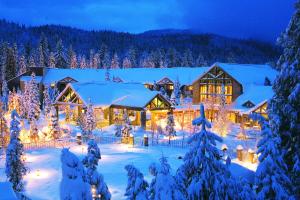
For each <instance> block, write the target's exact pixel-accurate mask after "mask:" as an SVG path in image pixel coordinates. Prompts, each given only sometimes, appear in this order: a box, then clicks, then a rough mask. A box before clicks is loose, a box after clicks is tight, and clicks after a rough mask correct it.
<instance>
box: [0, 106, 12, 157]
mask: <svg viewBox="0 0 300 200" xmlns="http://www.w3.org/2000/svg"><path fill="white" fill-rule="evenodd" d="M4 115H5V112H4V110H3V104H2V102H1V101H0V133H1V135H0V145H1V146H2V147H4V146H6V144H8V142H9V135H10V134H9V129H8V126H7V121H6V119H5V117H4ZM2 149H3V148H2ZM0 153H1V152H0Z"/></svg>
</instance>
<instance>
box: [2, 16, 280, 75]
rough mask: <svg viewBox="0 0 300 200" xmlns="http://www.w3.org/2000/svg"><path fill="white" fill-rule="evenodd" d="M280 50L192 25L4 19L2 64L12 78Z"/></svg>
mask: <svg viewBox="0 0 300 200" xmlns="http://www.w3.org/2000/svg"><path fill="white" fill-rule="evenodd" d="M280 52H281V50H280V49H279V48H278V47H276V46H274V45H272V44H269V43H265V42H261V41H256V40H250V39H249V40H241V39H232V38H226V37H223V36H218V35H213V34H199V33H196V32H192V31H188V30H154V31H147V32H145V33H141V34H130V33H121V32H114V31H86V30H80V29H76V28H71V27H66V26H59V25H44V26H36V27H26V26H24V25H19V24H16V23H12V22H7V21H5V20H0V56H1V60H0V64H1V66H2V67H1V69H4V68H6V71H7V72H8V73H9V74H6V76H9V78H10V77H13V76H14V75H15V74H17V73H19V71H22V70H25V69H26V67H30V66H38V67H45V66H46V67H59V68H68V67H71V68H77V67H81V68H84V67H93V68H118V67H180V66H190V67H193V66H203V65H210V64H212V63H214V62H216V61H219V62H237V63H273V62H274V61H276V60H277V59H278V56H279V54H280ZM21 68H25V69H21Z"/></svg>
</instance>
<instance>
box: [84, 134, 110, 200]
mask: <svg viewBox="0 0 300 200" xmlns="http://www.w3.org/2000/svg"><path fill="white" fill-rule="evenodd" d="M99 159H101V153H100V149H99V147H98V145H97V143H96V142H95V141H94V140H90V141H89V142H88V154H87V156H86V157H84V159H83V160H82V163H83V165H84V166H85V167H86V175H87V181H88V183H89V184H90V185H91V186H92V188H95V189H96V192H95V194H93V196H95V197H99V196H100V198H99V199H101V200H109V199H111V194H110V192H109V190H108V187H107V185H106V183H105V182H104V180H103V176H102V174H99V173H98V172H97V166H98V162H99Z"/></svg>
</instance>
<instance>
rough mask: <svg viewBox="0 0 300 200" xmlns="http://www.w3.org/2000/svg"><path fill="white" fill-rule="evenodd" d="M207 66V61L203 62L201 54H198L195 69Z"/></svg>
mask: <svg viewBox="0 0 300 200" xmlns="http://www.w3.org/2000/svg"><path fill="white" fill-rule="evenodd" d="M207 65H208V63H207V61H205V59H204V57H203V55H202V54H201V53H199V55H198V58H197V60H196V66H197V67H204V66H207Z"/></svg>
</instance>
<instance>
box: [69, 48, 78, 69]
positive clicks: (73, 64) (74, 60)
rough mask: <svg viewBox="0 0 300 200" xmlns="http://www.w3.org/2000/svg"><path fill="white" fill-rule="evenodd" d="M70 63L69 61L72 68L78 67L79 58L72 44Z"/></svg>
mask: <svg viewBox="0 0 300 200" xmlns="http://www.w3.org/2000/svg"><path fill="white" fill-rule="evenodd" d="M68 63H69V68H71V69H75V68H77V58H76V54H75V52H74V51H73V47H72V45H70V47H69V50H68Z"/></svg>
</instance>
